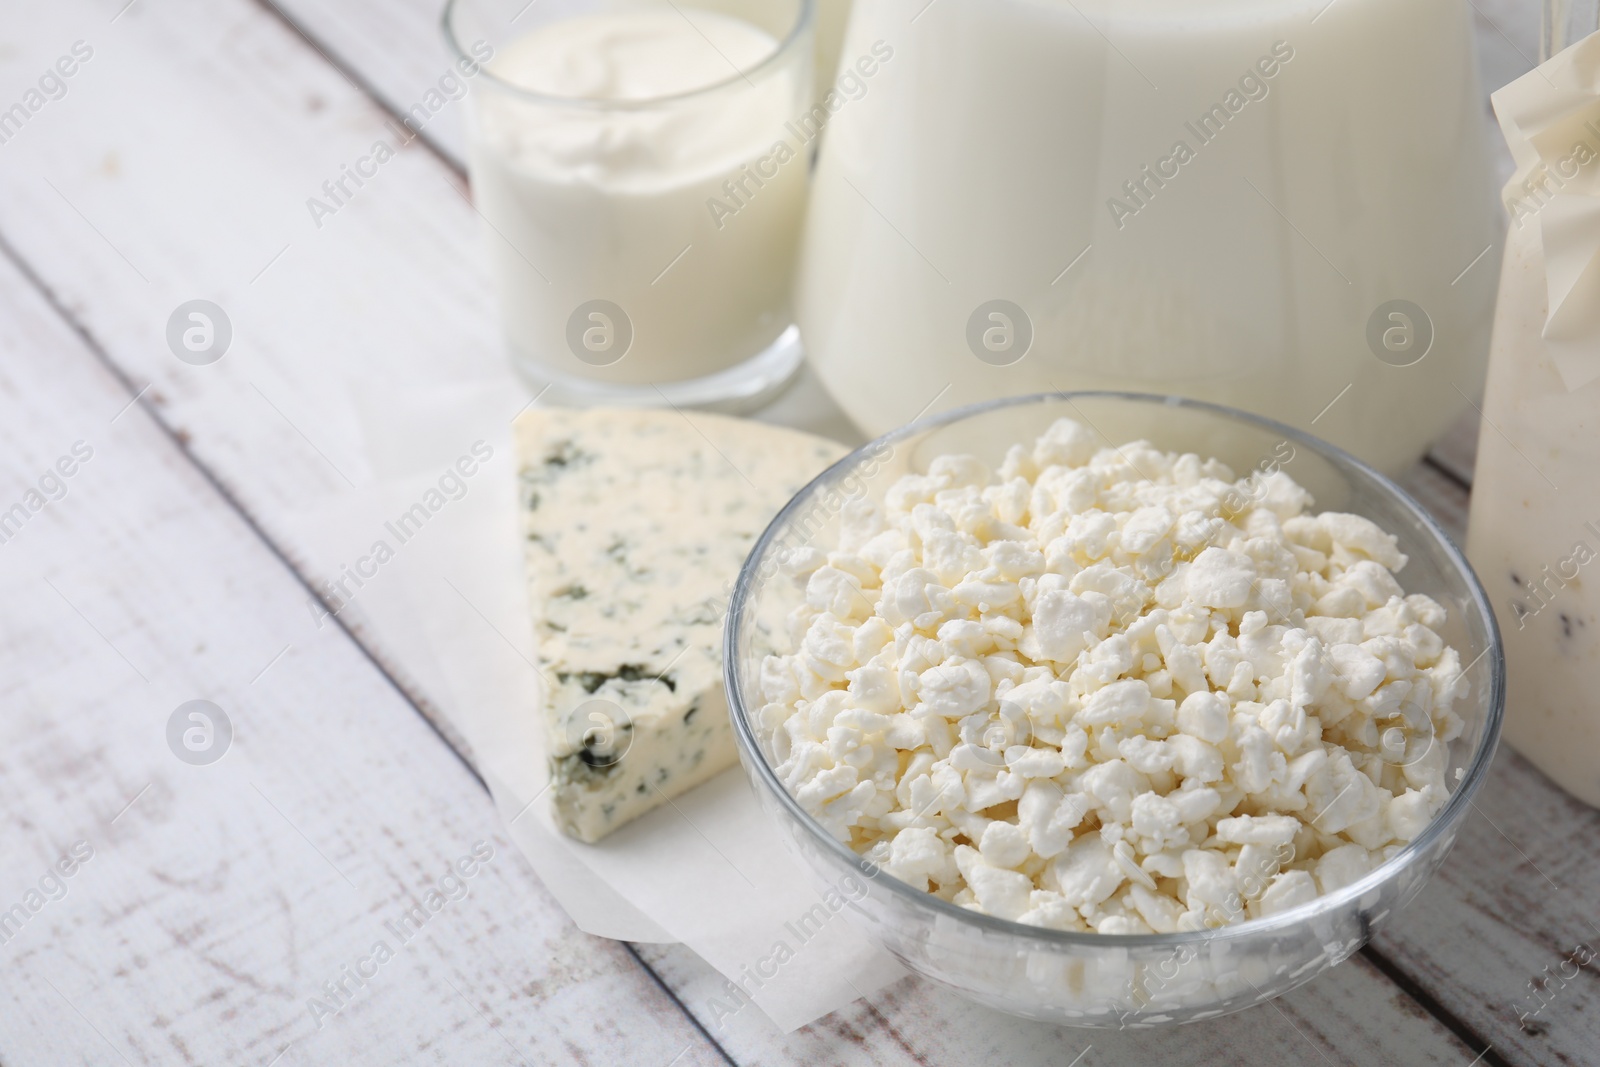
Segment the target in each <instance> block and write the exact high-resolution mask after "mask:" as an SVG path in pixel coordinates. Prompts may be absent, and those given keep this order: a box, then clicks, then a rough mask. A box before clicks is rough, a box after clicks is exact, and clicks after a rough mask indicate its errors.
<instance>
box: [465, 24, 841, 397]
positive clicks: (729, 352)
mask: <svg viewBox="0 0 1600 1067" xmlns="http://www.w3.org/2000/svg"><path fill="white" fill-rule="evenodd" d="M813 5H814V0H698V3H697V4H696V5H695V6H689V5H687V4H676V3H673V2H671V0H631V2H626V3H622V2H609V0H545V2H543V3H539V4H528V3H527V0H506V2H502V0H481V2H479V0H451V2H450V3H449V4H448V5H447V6H446V8H445V11H444V18H443V28H444V33H445V39H446V41H447V43H448V45H449V47H450V48H451V50H452V52H453V53H454V54H455V55H456V56H457V57H459V58H472V59H476V60H478V61H480V62H482V63H483V72H482V74H481V75H480V76H479V77H477V78H474V79H473V86H472V96H471V101H472V102H471V107H470V108H469V109H468V138H469V162H470V169H471V178H472V192H473V199H474V202H475V205H476V208H477V210H478V212H479V214H480V215H481V216H482V217H483V220H484V222H485V224H486V225H485V232H486V239H487V243H488V246H489V249H490V259H491V265H492V274H493V278H494V282H495V285H496V287H497V289H498V291H499V303H500V312H501V322H502V327H503V331H504V334H505V338H506V342H507V344H508V346H509V349H510V353H511V358H512V361H513V363H514V365H515V366H516V368H517V369H518V370H519V371H520V372H521V373H522V374H523V376H524V377H525V378H527V379H529V380H530V382H531V383H532V384H534V385H535V386H537V387H546V386H547V387H548V388H549V390H550V391H549V393H548V399H549V400H551V401H553V402H556V403H566V404H570V405H579V406H584V405H593V404H623V405H665V404H674V405H694V406H705V407H715V408H720V409H723V410H743V409H748V408H751V407H754V406H758V405H759V404H761V403H763V402H764V401H765V400H767V399H769V398H770V397H771V396H773V395H775V394H776V393H777V392H778V391H780V390H781V389H782V388H783V387H784V385H786V384H787V382H788V381H789V380H790V379H791V378H792V376H793V374H794V372H795V371H796V370H797V369H798V367H799V364H800V361H801V358H802V352H801V348H800V344H799V335H798V330H797V329H796V328H795V326H794V322H793V315H792V312H791V308H790V289H791V286H792V280H793V270H794V262H795V257H796V249H797V245H798V241H799V236H800V229H801V225H802V219H803V216H804V213H805V205H806V197H807V191H808V187H809V181H810V178H809V162H810V159H809V157H810V152H809V151H808V150H806V149H805V147H804V145H803V144H802V143H801V142H800V139H799V138H798V137H797V136H796V135H795V134H794V133H792V132H791V131H790V128H789V125H790V122H791V120H792V119H794V118H795V117H796V116H798V115H802V114H804V113H805V111H806V109H807V108H808V107H809V106H810V103H811V93H812V83H813V77H814V63H815V57H814V53H815V37H814V33H815V30H814V25H813V23H814V15H813V10H814V7H813ZM485 53H487V58H486V57H485ZM708 78H709V81H708V80H707V79H708ZM663 86H665V87H667V91H662V87H663Z"/></svg>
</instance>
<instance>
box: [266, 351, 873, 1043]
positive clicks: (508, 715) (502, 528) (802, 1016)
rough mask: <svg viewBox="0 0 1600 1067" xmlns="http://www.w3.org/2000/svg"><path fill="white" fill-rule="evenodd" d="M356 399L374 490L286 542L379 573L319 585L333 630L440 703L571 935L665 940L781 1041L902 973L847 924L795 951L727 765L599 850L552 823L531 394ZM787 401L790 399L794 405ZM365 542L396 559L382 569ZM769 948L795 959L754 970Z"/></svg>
mask: <svg viewBox="0 0 1600 1067" xmlns="http://www.w3.org/2000/svg"><path fill="white" fill-rule="evenodd" d="M355 403H356V405H357V408H358V410H359V413H360V416H361V422H362V427H363V432H364V434H365V437H366V441H367V449H368V460H369V465H370V467H371V470H372V471H373V473H374V476H375V480H376V484H375V485H373V486H372V487H370V488H368V489H365V490H362V491H361V492H359V493H357V494H353V495H352V496H351V497H350V498H348V499H346V500H343V501H341V503H340V504H339V505H337V506H326V505H324V506H322V507H319V508H317V509H316V510H314V511H308V512H305V513H302V514H301V515H300V516H299V517H298V519H297V522H298V523H299V524H300V526H301V529H300V533H301V543H310V544H312V545H313V546H314V551H315V553H316V555H317V557H318V558H317V561H316V562H317V563H318V569H319V572H321V573H332V574H336V575H342V574H347V573H352V572H355V571H357V569H358V568H357V565H358V564H360V566H359V570H360V571H362V572H367V573H370V572H372V571H373V570H374V569H376V571H377V573H376V576H374V577H371V578H367V579H364V581H363V584H361V585H360V586H359V587H357V586H356V585H355V583H354V581H353V580H347V581H345V582H344V583H343V585H342V587H340V588H339V589H336V590H333V593H334V596H335V598H336V603H339V604H341V605H343V606H342V607H341V608H340V611H339V615H340V617H341V618H342V619H345V620H347V621H349V622H351V623H352V624H354V625H356V626H358V627H361V628H365V629H369V630H371V631H372V632H374V633H375V634H377V635H380V636H381V638H382V642H381V643H382V644H383V645H384V646H386V647H391V648H396V649H400V650H402V654H403V655H404V657H405V664H406V667H407V669H408V670H411V671H412V672H413V673H415V674H416V675H417V679H418V681H419V682H420V683H422V685H423V687H424V690H425V691H426V692H429V693H430V694H439V696H438V698H437V699H439V700H440V701H441V702H442V704H443V706H442V707H440V708H439V709H437V710H438V711H440V712H441V713H442V715H443V717H444V718H445V720H446V721H447V722H448V723H449V724H450V726H451V727H453V728H454V729H455V730H457V731H459V733H460V734H461V736H462V738H463V739H464V740H465V741H466V742H467V744H468V745H469V746H470V748H471V751H472V754H473V758H474V761H475V763H476V765H477V767H478V768H479V770H480V772H481V773H482V775H483V777H484V779H485V781H486V782H487V783H488V785H489V788H490V790H491V792H492V793H493V795H494V799H495V803H496V805H497V806H498V808H499V810H500V813H501V817H502V819H503V820H504V822H505V824H506V826H507V829H508V833H509V836H510V837H511V838H512V840H513V841H514V842H515V843H516V845H517V847H518V848H520V849H521V850H522V852H523V853H524V855H526V856H527V857H528V859H529V861H530V862H531V863H532V864H533V866H534V869H535V870H536V871H537V872H538V874H539V876H540V878H541V880H542V881H543V882H544V884H545V886H546V887H547V888H548V889H549V890H550V892H551V893H552V894H553V895H554V896H555V897H556V899H557V900H559V901H560V903H561V904H562V906H563V907H564V908H565V909H566V910H567V912H568V914H570V915H571V916H572V918H573V920H574V921H575V922H576V923H577V924H578V926H579V927H580V928H581V929H583V930H585V931H586V932H588V933H591V934H595V935H598V936H601V937H609V938H616V939H621V940H628V941H644V942H668V941H680V942H682V943H683V944H685V945H687V946H688V947H689V948H691V949H693V950H694V951H695V952H697V953H698V954H699V955H700V956H701V957H703V958H704V959H705V960H706V961H707V962H709V963H710V964H711V965H712V966H713V967H715V968H716V969H717V970H718V971H719V972H721V974H722V975H723V976H724V977H725V978H727V979H728V980H729V981H730V982H737V983H739V988H740V989H741V990H743V991H744V992H743V993H739V992H735V990H734V989H733V988H732V987H731V986H727V985H725V986H724V988H723V990H721V991H720V993H719V996H718V999H717V1001H716V1002H715V1003H712V1002H708V1003H706V1004H691V1005H690V1006H691V1007H692V1008H694V1009H695V1010H696V1011H698V1012H700V1013H701V1014H702V1018H704V1019H705V1020H706V1021H707V1023H708V1025H711V1026H712V1027H713V1030H714V1031H715V1030H716V1029H718V1028H720V1026H721V1025H722V1024H723V1023H724V1022H725V1019H726V1017H727V1016H728V1014H729V1013H730V1011H731V1012H733V1013H738V1010H739V1008H740V1007H741V1005H745V1004H747V1003H748V1002H749V1001H753V1002H754V1004H755V1006H756V1007H758V1008H759V1009H760V1011H761V1012H764V1013H765V1014H766V1015H767V1016H768V1017H770V1019H771V1020H772V1021H773V1022H774V1023H776V1024H777V1025H778V1026H779V1027H781V1028H782V1029H784V1030H786V1031H787V1030H793V1029H795V1028H798V1027H800V1026H803V1025H805V1024H806V1023H808V1022H810V1021H812V1020H813V1019H816V1018H819V1017H820V1016H823V1015H826V1014H828V1013H829V1012H832V1011H834V1010H836V1009H838V1008H840V1007H843V1006H844V1005H846V1004H848V1003H850V1002H851V1001H853V1000H855V999H856V998H857V997H859V996H863V995H866V994H867V993H870V992H871V991H873V990H874V989H877V988H880V987H881V986H883V985H885V984H887V983H888V982H891V981H894V980H895V979H897V978H899V977H901V976H902V975H903V974H904V971H902V970H901V969H900V967H899V966H898V965H897V964H896V963H895V962H894V961H893V960H892V959H891V958H890V957H889V956H888V955H887V954H886V953H884V952H883V951H882V950H880V949H878V948H876V947H875V946H873V945H872V944H871V943H870V942H869V941H868V940H867V938H866V937H865V936H864V935H862V934H860V933H858V932H857V930H856V928H855V927H854V926H852V925H850V923H849V922H848V921H847V920H846V918H845V917H844V916H843V915H842V914H841V915H838V916H836V917H833V918H832V919H830V921H828V922H827V923H826V924H824V925H823V926H822V927H821V929H820V930H818V931H817V932H816V933H815V935H814V936H810V937H808V939H806V940H805V941H804V942H803V943H800V942H799V941H798V940H797V938H796V936H795V935H794V933H793V928H794V924H795V922H796V921H797V920H798V919H799V918H800V917H801V916H802V915H805V914H806V913H807V912H808V911H810V910H811V909H812V908H813V907H814V906H815V905H816V904H817V903H818V902H819V900H820V899H821V897H820V895H819V893H818V892H816V891H814V890H812V888H811V885H812V879H811V877H810V876H809V874H808V872H805V871H803V870H801V869H800V866H799V862H798V861H797V860H795V859H794V858H793V857H791V855H790V854H789V853H788V851H787V850H786V848H785V847H784V846H783V845H782V844H781V841H780V832H775V831H776V828H775V827H774V826H772V825H771V824H770V823H769V822H767V820H766V819H765V817H764V816H763V814H762V812H761V811H760V809H759V807H758V806H757V802H756V800H755V797H754V796H753V795H752V794H751V792H750V786H749V784H748V783H747V781H746V780H745V778H744V775H743V772H742V771H741V770H740V769H739V768H737V767H735V768H733V769H731V770H729V771H727V772H725V773H723V774H722V775H720V776H718V777H717V778H715V779H714V780H712V781H710V782H708V783H706V784H704V785H702V786H700V787H699V788H697V789H694V790H692V791H690V792H689V793H687V794H685V795H683V796H681V797H677V798H675V804H674V805H668V806H664V807H662V808H659V809H657V810H656V811H654V812H652V813H650V814H649V815H646V816H645V817H643V818H641V819H639V820H637V821H636V822H634V823H632V824H629V825H628V826H626V827H623V828H622V829H620V830H618V831H617V832H615V833H613V834H612V835H611V836H610V837H608V838H606V839H605V840H604V841H602V842H600V843H599V844H598V845H593V846H590V845H584V844H582V843H580V842H577V841H573V840H572V839H570V838H568V837H566V836H565V835H563V834H561V833H560V832H559V831H558V830H556V829H555V828H554V825H553V824H552V822H551V820H550V817H549V813H548V803H547V798H546V797H545V795H544V793H545V788H546V783H547V781H548V774H547V770H546V763H545V759H544V752H543V737H542V734H541V731H540V729H539V723H538V719H537V711H536V709H537V708H538V706H539V698H540V688H539V687H540V682H539V678H538V674H537V672H536V670H535V668H534V666H533V661H534V659H535V655H534V636H533V627H532V622H531V619H530V615H529V611H528V604H527V599H526V591H525V590H526V585H525V582H524V579H523V571H522V566H523V564H522V556H521V539H522V534H521V528H520V521H519V516H518V514H517V510H516V487H515V478H516V456H515V455H514V452H513V446H512V437H511V421H512V419H513V417H514V416H515V415H516V414H517V413H518V411H519V410H520V409H522V408H523V407H525V406H527V405H528V404H529V403H530V394H529V393H528V392H527V390H526V388H525V387H524V386H522V385H521V384H520V383H519V382H518V381H517V380H516V379H514V378H513V377H512V376H511V375H510V372H509V371H507V372H506V374H505V376H504V377H497V378H491V379H486V380H482V381H479V382H476V383H469V384H463V385H458V386H454V387H449V388H444V389H440V388H427V389H423V390H414V391H404V390H389V391H387V392H380V391H374V392H371V393H368V394H365V395H363V396H361V397H358V398H356V400H355ZM790 403H791V406H793V405H795V404H797V403H798V404H799V405H801V406H804V392H803V391H802V393H801V398H800V400H798V401H794V400H791V402H790ZM824 410H826V409H825V408H824ZM789 414H790V415H791V416H792V415H793V414H794V412H793V411H791V412H789ZM783 421H785V422H790V421H799V420H797V419H794V418H792V417H791V418H785V419H784V420H783ZM475 444H476V445H478V450H479V454H480V455H481V454H482V451H483V449H484V446H487V447H488V448H491V449H492V450H493V455H492V458H490V459H489V460H488V461H487V462H484V463H482V464H481V466H478V468H477V469H476V470H475V471H474V473H473V474H472V475H471V476H470V477H463V478H458V479H452V478H450V477H448V475H449V472H450V471H451V470H452V469H453V465H454V464H455V463H456V461H457V460H458V459H459V458H461V457H464V456H470V455H472V453H473V446H474V445H475ZM469 466H472V465H471V464H469ZM458 473H459V471H458ZM442 478H443V479H444V481H443V485H444V487H445V488H444V489H441V479H442ZM458 481H459V482H460V483H461V486H462V488H461V491H460V495H459V497H458V498H456V497H455V493H456V491H457V488H458V487H457V482H458ZM434 490H438V491H439V492H440V495H441V496H442V497H443V498H444V500H445V503H444V505H443V506H442V507H440V508H439V509H438V510H437V511H436V512H433V513H431V515H430V517H429V518H428V519H427V520H426V523H425V524H424V525H422V526H421V527H420V529H414V528H413V526H412V525H400V524H399V523H398V519H399V517H400V516H403V515H405V514H407V513H408V511H410V509H411V508H412V507H413V505H415V504H417V503H419V502H425V501H426V500H428V499H430V498H429V497H428V494H429V493H430V491H434ZM445 490H448V492H446V491H445ZM431 499H432V500H433V501H434V502H437V500H438V499H439V498H438V497H433V498H431ZM402 536H405V539H404V540H403V541H402V539H401V538H402ZM380 542H382V543H384V544H386V545H388V546H389V548H390V549H391V550H392V552H391V554H390V556H389V558H388V559H386V560H385V561H384V562H383V563H381V564H378V563H376V562H375V557H376V555H377V554H378V553H377V551H376V550H377V547H378V544H379V543H380ZM363 557H364V558H365V559H366V560H367V562H365V563H361V562H360V561H361V560H362V558H363ZM730 577H731V576H730ZM343 594H349V595H348V596H345V595H343ZM779 942H784V943H786V944H787V945H788V947H789V949H790V950H791V951H792V956H790V957H789V958H787V959H785V960H784V961H783V962H782V963H781V965H778V966H776V974H773V975H772V976H771V977H766V972H768V971H770V970H772V969H773V966H774V965H773V964H772V963H771V962H770V961H771V960H772V958H773V956H774V949H775V947H776V945H777V944H778V943H779ZM752 975H755V976H756V977H755V979H754V980H753V979H752V977H751V976H752ZM745 994H748V999H746V997H745ZM752 1014H753V1013H750V1012H744V1013H743V1016H742V1018H741V1019H740V1023H741V1025H748V1022H747V1021H746V1020H747V1019H748V1018H749V1017H750V1016H751V1015H752Z"/></svg>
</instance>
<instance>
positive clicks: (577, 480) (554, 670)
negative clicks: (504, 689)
mask: <svg viewBox="0 0 1600 1067" xmlns="http://www.w3.org/2000/svg"><path fill="white" fill-rule="evenodd" d="M693 419H694V421H693V422H692V423H691V422H690V421H689V420H688V419H687V418H685V417H684V416H682V415H680V414H678V413H677V412H672V411H623V410H606V409H594V410H590V411H583V412H576V411H561V410H554V409H534V410H532V411H530V412H528V413H527V414H525V415H524V416H522V418H520V419H519V420H518V422H517V427H516V430H517V447H518V455H519V457H520V461H521V468H520V481H521V493H522V508H523V514H524V517H525V518H524V533H525V536H526V538H527V548H526V553H527V571H528V586H529V594H530V600H531V602H532V605H533V612H534V631H535V635H536V636H537V638H538V642H539V648H538V665H539V670H540V674H541V675H542V676H543V681H544V684H545V686H546V687H547V691H546V693H545V706H544V708H543V718H544V722H545V730H546V745H547V751H548V752H549V757H550V779H551V796H552V804H553V807H554V810H555V815H556V822H557V824H558V825H559V826H560V827H561V829H562V830H564V831H566V832H567V833H568V834H571V835H572V836H574V837H577V838H579V839H581V840H584V841H597V840H599V839H600V838H602V837H604V836H605V835H606V834H608V833H610V832H611V831H612V830H615V829H616V828H617V827H618V826H620V825H622V824H623V823H625V822H628V821H630V820H632V819H634V818H637V817H638V816H640V815H642V814H644V813H645V812H647V811H649V810H651V809H652V808H654V807H656V806H657V805H659V804H663V803H665V802H666V801H667V799H668V798H670V797H675V796H677V795H678V794H680V793H682V792H684V791H685V790H687V789H689V788H691V787H693V786H695V785H698V784H699V783H700V782H703V781H705V780H706V779H708V778H710V777H711V776H712V775H714V774H716V773H718V772H719V771H722V770H725V769H726V768H728V767H729V766H731V765H732V764H733V763H734V760H735V753H734V747H733V732H732V727H731V725H730V723H729V720H728V705H727V699H726V697H725V696H724V695H723V688H722V622H723V620H722V614H723V611H724V609H725V607H726V603H727V599H728V595H729V593H730V592H731V591H732V588H733V583H734V580H735V579H736V578H737V577H738V573H739V566H740V564H741V563H743V562H744V557H745V555H746V554H747V553H748V552H749V550H750V547H751V546H752V545H753V544H754V543H755V540H756V538H757V536H759V535H760V533H761V531H762V530H763V529H765V528H766V525H767V523H768V522H770V521H771V520H772V517H773V516H774V515H776V514H777V512H778V509H779V508H780V507H782V506H783V505H784V504H785V503H787V502H788V501H789V498H790V497H792V496H793V495H794V494H795V493H797V492H798V491H799V490H800V488H801V487H802V486H804V485H805V484H806V483H807V482H808V481H810V480H811V479H812V478H813V477H815V476H816V475H817V474H818V473H820V472H821V471H822V470H823V468H825V467H826V466H827V465H828V464H830V463H832V462H833V461H834V460H836V459H838V458H839V457H840V456H842V455H844V453H845V452H846V451H847V450H846V449H845V448H844V447H843V446H842V445H839V444H836V443H834V442H832V441H828V440H824V439H823V438H820V437H813V436H811V435H809V434H803V433H797V432H795V431H793V430H785V429H782V428H779V427H773V426H764V425H761V424H758V423H752V422H744V421H742V420H738V419H729V418H723V417H721V416H715V415H705V414H696V415H694V416H693Z"/></svg>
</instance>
